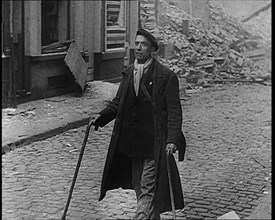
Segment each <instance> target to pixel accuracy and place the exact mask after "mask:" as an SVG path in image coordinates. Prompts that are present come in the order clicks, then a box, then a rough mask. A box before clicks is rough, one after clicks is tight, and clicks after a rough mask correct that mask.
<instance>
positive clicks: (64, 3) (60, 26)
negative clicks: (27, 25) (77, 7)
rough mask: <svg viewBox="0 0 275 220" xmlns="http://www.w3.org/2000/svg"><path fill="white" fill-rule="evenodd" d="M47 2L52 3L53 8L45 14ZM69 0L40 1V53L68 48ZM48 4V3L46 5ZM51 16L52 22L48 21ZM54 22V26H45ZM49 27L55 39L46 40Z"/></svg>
mask: <svg viewBox="0 0 275 220" xmlns="http://www.w3.org/2000/svg"><path fill="white" fill-rule="evenodd" d="M47 3H49V4H53V6H54V7H53V10H52V11H49V12H48V15H45V13H46V12H45V7H47V5H46V4H47ZM70 5H71V2H70V0H55V1H53V0H42V1H41V54H49V53H60V52H65V51H67V50H68V48H69V45H70V43H71V42H72V40H70ZM48 6H49V5H48ZM50 17H52V20H53V22H52V23H50V21H51V19H50ZM53 23H55V27H48V30H47V29H46V27H45V26H47V25H49V24H53ZM50 29H52V31H53V32H54V31H55V33H53V35H56V36H55V39H54V38H53V39H52V40H48V42H47V40H46V39H45V38H46V37H47V34H48V33H50V31H51V30H50Z"/></svg>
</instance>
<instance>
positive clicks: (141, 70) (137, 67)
mask: <svg viewBox="0 0 275 220" xmlns="http://www.w3.org/2000/svg"><path fill="white" fill-rule="evenodd" d="M152 62H153V58H152V57H151V58H150V59H148V60H147V61H146V62H145V63H144V64H142V63H138V62H137V59H135V62H134V88H135V92H136V96H138V90H139V83H140V79H141V77H142V75H143V74H145V73H146V72H147V71H148V69H149V67H150V65H151V64H152Z"/></svg>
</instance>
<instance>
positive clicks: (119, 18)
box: [106, 0, 126, 50]
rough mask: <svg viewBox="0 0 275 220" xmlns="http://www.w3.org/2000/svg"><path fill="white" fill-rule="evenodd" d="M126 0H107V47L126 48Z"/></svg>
mask: <svg viewBox="0 0 275 220" xmlns="http://www.w3.org/2000/svg"><path fill="white" fill-rule="evenodd" d="M125 11H126V1H125V0H114V1H109V0H107V1H106V12H107V13H106V24H107V28H106V29H107V31H106V32H107V34H106V37H107V39H106V49H107V50H114V49H124V48H125V40H126V33H125V24H126V22H125V14H126V13H125Z"/></svg>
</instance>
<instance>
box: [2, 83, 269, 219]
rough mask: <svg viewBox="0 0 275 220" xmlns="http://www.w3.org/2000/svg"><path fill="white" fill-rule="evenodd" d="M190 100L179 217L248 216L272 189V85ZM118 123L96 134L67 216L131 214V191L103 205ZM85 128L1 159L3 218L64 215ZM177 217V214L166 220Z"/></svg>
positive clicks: (224, 89)
mask: <svg viewBox="0 0 275 220" xmlns="http://www.w3.org/2000/svg"><path fill="white" fill-rule="evenodd" d="M204 91H205V92H198V93H194V94H192V95H191V98H190V99H189V100H187V101H186V100H183V102H182V104H183V112H184V121H183V131H184V133H185V135H186V140H187V151H186V157H185V161H183V162H179V163H178V167H179V171H180V175H181V181H182V187H183V191H184V197H185V205H186V206H185V208H184V210H179V211H177V213H176V214H177V219H209V218H210V219H211V218H217V217H218V216H221V215H223V214H225V213H227V212H229V211H235V212H236V213H237V214H238V215H239V217H240V218H246V217H248V216H249V214H250V213H251V212H252V211H253V209H254V208H255V207H256V205H257V204H258V202H259V200H260V199H261V197H263V196H264V195H265V193H266V192H270V190H271V87H266V86H262V85H255V84H254V85H223V86H221V87H219V88H216V91H214V90H213V89H208V90H204ZM112 126H113V122H112V123H110V124H109V125H107V126H106V127H105V128H103V129H101V130H100V131H96V132H95V131H93V130H92V131H91V132H90V136H89V139H88V143H87V147H86V150H85V154H84V156H83V160H82V164H81V168H80V171H79V174H78V178H77V181H76V185H75V188H74V191H73V197H72V200H71V203H70V207H69V210H68V213H67V219H129V218H132V217H133V216H134V212H135V207H136V201H135V196H134V192H133V191H131V190H121V189H117V190H113V191H111V192H108V193H107V196H106V198H105V199H104V200H103V201H101V202H98V197H99V187H100V182H101V176H102V170H103V166H104V161H105V158H106V153H107V147H108V143H109V140H110V133H111V130H112ZM85 129H86V126H84V127H80V128H78V129H72V130H69V131H67V132H65V133H62V134H60V135H57V136H54V137H52V138H48V139H46V140H43V141H40V142H35V143H32V144H30V145H26V146H23V147H21V148H18V149H16V150H15V151H11V152H8V153H6V154H5V155H3V156H2V219H12V220H17V219H39V220H40V219H61V216H62V213H63V209H64V207H65V204H66V201H67V197H68V193H69V188H70V186H71V181H72V177H73V174H74V171H75V166H76V163H77V160H78V156H79V150H80V148H81V145H82V141H83V138H84V134H85ZM171 217H172V213H171V212H167V213H164V214H162V219H169V218H171Z"/></svg>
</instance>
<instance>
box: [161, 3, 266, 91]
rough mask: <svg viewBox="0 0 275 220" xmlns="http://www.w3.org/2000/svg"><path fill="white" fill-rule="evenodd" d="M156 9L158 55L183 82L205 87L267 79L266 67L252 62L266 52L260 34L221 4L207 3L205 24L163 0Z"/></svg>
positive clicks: (261, 81)
mask: <svg viewBox="0 0 275 220" xmlns="http://www.w3.org/2000/svg"><path fill="white" fill-rule="evenodd" d="M160 9H161V10H160V15H159V18H160V21H159V25H160V26H159V33H160V36H159V43H160V50H159V59H160V61H161V62H162V63H164V64H165V65H166V66H168V67H169V68H170V69H172V70H173V71H174V72H176V73H177V74H178V75H179V77H184V78H186V82H187V83H191V84H195V85H197V86H202V87H208V86H211V84H213V83H220V82H258V83H263V82H264V81H265V80H266V79H270V73H268V72H269V71H268V70H267V69H265V68H264V67H263V66H261V65H260V64H259V63H257V62H256V61H259V60H260V61H261V60H263V59H264V57H265V54H266V51H265V49H263V48H262V45H261V44H260V39H261V36H258V35H255V34H254V33H253V34H252V33H251V32H249V31H248V30H247V29H246V28H244V26H243V24H242V23H241V22H240V21H238V20H237V19H236V18H233V17H230V16H227V15H226V14H225V13H224V12H223V10H222V8H219V7H217V6H215V5H210V22H209V24H208V25H206V24H204V22H203V21H201V20H200V19H197V18H193V17H191V16H190V15H188V14H187V13H186V12H184V11H182V10H180V9H179V8H177V7H176V6H175V5H173V4H169V3H168V2H167V1H166V0H161V1H160Z"/></svg>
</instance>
